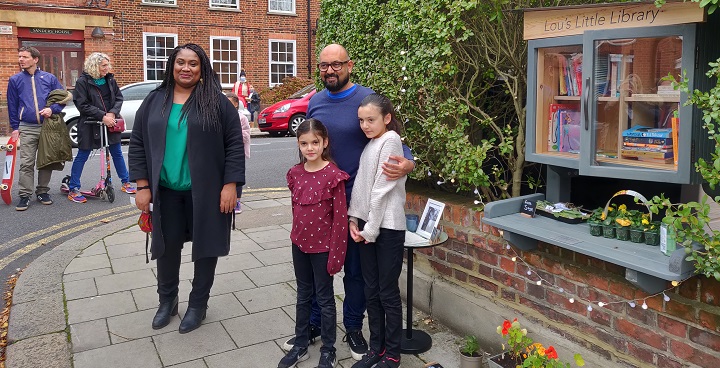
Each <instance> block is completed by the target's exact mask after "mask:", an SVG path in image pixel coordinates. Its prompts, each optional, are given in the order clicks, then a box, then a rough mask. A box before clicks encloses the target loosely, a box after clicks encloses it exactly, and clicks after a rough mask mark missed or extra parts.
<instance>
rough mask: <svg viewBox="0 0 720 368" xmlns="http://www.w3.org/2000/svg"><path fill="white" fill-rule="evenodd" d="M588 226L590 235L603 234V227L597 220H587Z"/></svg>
mask: <svg viewBox="0 0 720 368" xmlns="http://www.w3.org/2000/svg"><path fill="white" fill-rule="evenodd" d="M588 226H589V227H590V235H592V236H601V235H602V234H603V228H602V224H601V223H599V222H588Z"/></svg>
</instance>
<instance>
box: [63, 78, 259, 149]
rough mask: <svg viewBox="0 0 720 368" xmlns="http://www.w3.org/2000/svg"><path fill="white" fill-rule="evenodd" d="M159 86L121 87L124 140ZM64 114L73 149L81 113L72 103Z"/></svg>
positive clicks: (132, 85)
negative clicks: (147, 98)
mask: <svg viewBox="0 0 720 368" xmlns="http://www.w3.org/2000/svg"><path fill="white" fill-rule="evenodd" d="M159 85H160V82H156V81H151V82H138V83H131V84H128V85H125V86H122V87H120V91H121V92H122V94H123V105H122V109H120V116H122V117H123V118H124V119H125V131H124V132H123V133H122V138H123V139H130V134H131V133H132V128H133V123H134V122H135V113H136V112H137V110H138V109H139V108H140V104H141V103H142V102H143V100H144V99H145V97H146V96H147V95H148V94H149V93H150V91H152V90H154V89H155V88H157V86H159ZM63 112H64V113H65V123H66V124H67V127H68V132H69V133H70V140H71V141H72V143H73V147H77V123H78V121H79V118H80V112H79V111H78V109H77V107H75V105H74V104H72V103H69V104H68V105H67V106H65V108H64V109H63ZM243 115H245V116H246V117H247V118H248V119H250V113H249V112H248V111H247V109H245V110H244V111H243Z"/></svg>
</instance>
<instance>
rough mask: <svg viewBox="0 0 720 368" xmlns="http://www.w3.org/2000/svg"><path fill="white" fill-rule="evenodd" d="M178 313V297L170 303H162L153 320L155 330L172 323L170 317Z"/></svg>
mask: <svg viewBox="0 0 720 368" xmlns="http://www.w3.org/2000/svg"><path fill="white" fill-rule="evenodd" d="M177 313H178V297H175V300H173V301H172V302H168V303H160V306H159V307H158V310H157V312H156V313H155V318H153V321H152V328H153V330H159V329H161V328H163V327H165V326H167V325H168V324H169V323H170V317H171V316H174V315H177Z"/></svg>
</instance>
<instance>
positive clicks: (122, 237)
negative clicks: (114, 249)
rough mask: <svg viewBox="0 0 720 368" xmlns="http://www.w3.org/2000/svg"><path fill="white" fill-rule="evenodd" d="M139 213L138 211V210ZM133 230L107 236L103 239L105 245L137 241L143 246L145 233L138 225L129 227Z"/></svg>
mask: <svg viewBox="0 0 720 368" xmlns="http://www.w3.org/2000/svg"><path fill="white" fill-rule="evenodd" d="M138 213H140V212H138ZM131 229H132V230H134V231H126V232H122V233H117V234H113V235H110V236H108V237H107V238H105V239H103V241H104V242H105V245H107V246H112V245H119V244H128V243H137V244H142V246H143V247H145V233H144V232H143V231H141V230H140V228H139V227H137V226H135V227H133V228H131Z"/></svg>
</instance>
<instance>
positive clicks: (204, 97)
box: [157, 43, 222, 131]
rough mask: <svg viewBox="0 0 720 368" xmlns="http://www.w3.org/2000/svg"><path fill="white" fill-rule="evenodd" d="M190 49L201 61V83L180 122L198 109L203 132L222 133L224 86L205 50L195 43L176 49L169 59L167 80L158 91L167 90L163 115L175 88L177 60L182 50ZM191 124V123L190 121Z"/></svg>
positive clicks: (182, 111)
mask: <svg viewBox="0 0 720 368" xmlns="http://www.w3.org/2000/svg"><path fill="white" fill-rule="evenodd" d="M183 49H188V50H190V51H192V52H194V53H195V54H197V56H198V58H199V59H200V81H199V82H198V83H197V84H196V85H195V88H194V89H193V91H192V92H191V93H190V97H189V98H188V100H187V101H186V102H185V104H184V105H183V107H182V110H181V111H180V121H182V120H183V119H184V118H186V117H187V114H188V111H189V110H190V109H191V108H193V107H194V108H195V109H197V112H198V120H199V123H200V124H202V128H203V130H206V129H207V130H213V131H220V130H221V129H222V125H221V124H220V103H221V99H220V98H219V97H220V96H219V95H220V94H221V93H222V86H221V85H220V80H219V79H218V77H217V75H216V74H215V72H214V71H213V70H212V65H211V63H210V58H208V56H207V54H206V53H205V50H203V49H202V47H200V46H198V45H197V44H194V43H186V44H184V45H182V46H178V47H176V48H175V49H174V50H173V51H172V53H171V54H170V56H169V57H168V61H167V65H166V66H165V78H163V81H162V83H161V84H160V86H159V87H158V88H157V89H162V88H165V104H163V111H162V114H163V115H165V106H166V104H167V101H168V99H170V92H171V91H172V89H173V88H175V73H174V70H175V59H177V55H178V53H179V52H180V50H183ZM188 123H189V121H188Z"/></svg>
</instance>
